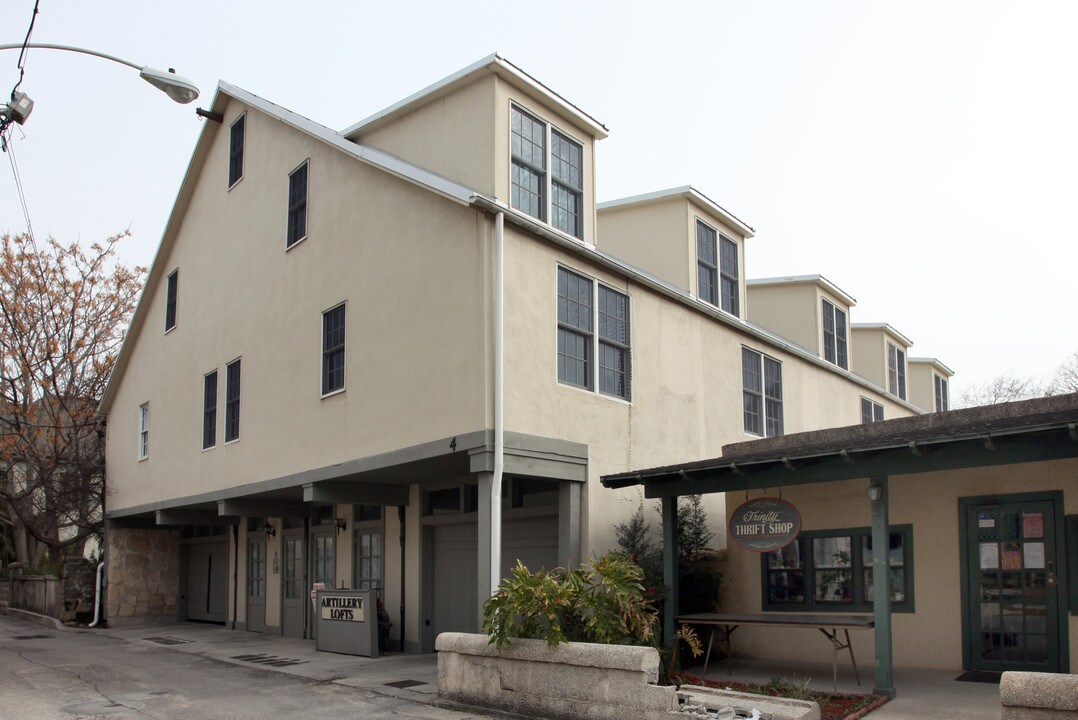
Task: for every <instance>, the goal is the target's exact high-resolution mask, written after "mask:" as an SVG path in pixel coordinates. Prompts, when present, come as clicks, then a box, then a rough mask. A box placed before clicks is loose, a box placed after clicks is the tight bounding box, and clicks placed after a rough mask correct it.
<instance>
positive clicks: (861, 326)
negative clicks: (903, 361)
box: [850, 323, 913, 348]
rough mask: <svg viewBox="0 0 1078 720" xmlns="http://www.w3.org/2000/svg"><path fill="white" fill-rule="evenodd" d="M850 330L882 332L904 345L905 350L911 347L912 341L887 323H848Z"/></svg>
mask: <svg viewBox="0 0 1078 720" xmlns="http://www.w3.org/2000/svg"><path fill="white" fill-rule="evenodd" d="M850 329H851V330H883V331H884V332H885V333H887V334H888V335H890V336H892V337H893V338H895V339H896V340H898V341H900V342H902V343H903V344H905V346H906V347H907V348H908V347H909V346H910V345H913V340H910V339H909V338H908V337H906V336H905V335H903V334H902V333H900V332H899V331H898V330H895V329H894V328H893V327H891V326H890V325H889V324H887V323H850Z"/></svg>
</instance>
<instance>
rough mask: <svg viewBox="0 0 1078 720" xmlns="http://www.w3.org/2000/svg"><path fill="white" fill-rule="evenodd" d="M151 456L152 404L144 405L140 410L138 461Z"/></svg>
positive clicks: (140, 406)
mask: <svg viewBox="0 0 1078 720" xmlns="http://www.w3.org/2000/svg"><path fill="white" fill-rule="evenodd" d="M149 456H150V403H143V404H142V405H139V408H138V459H139V460H145V459H146V458H148V457H149Z"/></svg>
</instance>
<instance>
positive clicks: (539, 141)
mask: <svg viewBox="0 0 1078 720" xmlns="http://www.w3.org/2000/svg"><path fill="white" fill-rule="evenodd" d="M510 125H511V128H510V137H511V152H512V156H513V157H512V173H511V174H512V177H511V178H510V189H511V192H510V204H511V205H512V206H513V207H514V208H515V209H517V210H520V211H521V212H524V213H527V214H528V215H531V216H532V217H533V218H535V219H537V220H542V221H544V222H546V221H547V219H548V218H549V222H550V224H551V225H552V226H554V227H555V228H557V229H558V230H561V231H562V232H564V233H568V234H569V235H572V236H573V237H575V238H583V237H584V221H583V206H584V146H583V145H581V144H580V143H578V142H576V141H575V140H572V139H571V138H570V137H569V136H568V135H565V134H564V133H562V132H559V131H557V130H554V129H553V128H551V127H550V126H549V125H548V124H547V123H544V122H543V121H541V120H539V119H538V118H536V117H535V116H534V115H531V114H529V113H527V112H525V111H523V110H521V109H520V108H518V107H517V106H515V105H514V106H513V107H512V108H511V111H510ZM547 148H550V152H549V156H548V153H547ZM548 157H549V168H550V172H549V173H548V172H547V167H548ZM548 199H549V200H548ZM548 205H549V207H548Z"/></svg>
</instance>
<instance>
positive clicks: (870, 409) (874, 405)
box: [861, 397, 883, 424]
mask: <svg viewBox="0 0 1078 720" xmlns="http://www.w3.org/2000/svg"><path fill="white" fill-rule="evenodd" d="M880 420H883V405H881V404H880V403H878V402H876V401H875V400H869V399H868V398H866V397H863V398H861V423H862V424H866V423H873V422H879V421H880Z"/></svg>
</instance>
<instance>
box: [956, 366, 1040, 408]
mask: <svg viewBox="0 0 1078 720" xmlns="http://www.w3.org/2000/svg"><path fill="white" fill-rule="evenodd" d="M1043 395H1044V386H1043V385H1042V384H1041V383H1040V382H1038V381H1037V380H1036V378H1032V377H1022V376H1019V375H1015V374H1013V373H1004V374H1003V375H999V376H997V377H994V378H992V379H991V380H989V381H988V382H985V383H982V384H980V385H973V386H971V387H969V388H967V389H966V390H965V391H963V393H962V394H961V395H960V396H959V398H958V402H957V403H955V407H958V408H967V407H977V406H980V405H995V404H996V403H1004V402H1013V401H1015V400H1029V399H1031V398H1036V397H1042V396H1043Z"/></svg>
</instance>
